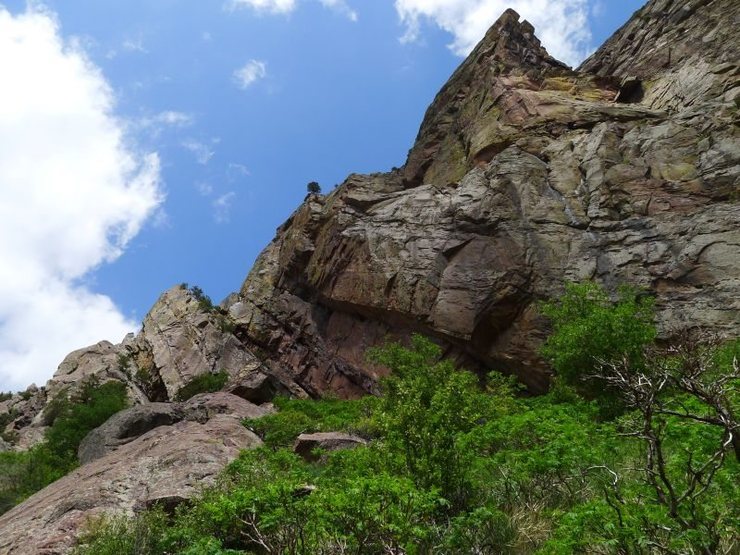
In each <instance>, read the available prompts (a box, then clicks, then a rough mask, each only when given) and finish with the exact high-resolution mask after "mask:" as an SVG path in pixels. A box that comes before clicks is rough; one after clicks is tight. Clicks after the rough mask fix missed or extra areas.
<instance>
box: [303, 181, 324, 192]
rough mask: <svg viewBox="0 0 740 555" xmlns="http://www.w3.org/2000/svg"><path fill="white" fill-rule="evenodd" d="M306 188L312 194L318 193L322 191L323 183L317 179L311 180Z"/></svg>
mask: <svg viewBox="0 0 740 555" xmlns="http://www.w3.org/2000/svg"><path fill="white" fill-rule="evenodd" d="M306 190H307V191H308V192H309V193H310V194H313V195H317V194H319V193H321V185H319V184H318V182H316V181H311V182H309V184H308V185H306Z"/></svg>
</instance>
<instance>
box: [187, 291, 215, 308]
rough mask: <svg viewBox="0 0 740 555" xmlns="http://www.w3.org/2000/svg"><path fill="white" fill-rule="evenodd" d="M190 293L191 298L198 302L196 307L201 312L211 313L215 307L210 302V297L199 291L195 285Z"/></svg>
mask: <svg viewBox="0 0 740 555" xmlns="http://www.w3.org/2000/svg"><path fill="white" fill-rule="evenodd" d="M190 293H192V295H193V297H195V300H196V301H198V307H199V308H200V309H201V310H202V311H203V312H213V310H214V309H215V307H214V306H213V301H211V297H209V296H208V295H206V294H205V293H204V292H203V289H201V288H200V287H198V286H197V285H193V286H192V287H191V288H190Z"/></svg>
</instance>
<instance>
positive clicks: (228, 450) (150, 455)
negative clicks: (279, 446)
mask: <svg viewBox="0 0 740 555" xmlns="http://www.w3.org/2000/svg"><path fill="white" fill-rule="evenodd" d="M180 408H181V410H182V411H183V412H184V413H189V414H190V415H191V418H190V419H182V420H180V421H178V422H175V423H173V424H170V425H161V426H156V427H154V428H152V429H150V430H148V431H146V432H145V433H142V434H141V435H139V436H138V437H136V438H133V439H131V440H130V441H129V442H128V443H125V444H120V445H118V446H117V447H116V448H115V449H112V450H111V451H110V452H108V453H107V454H105V455H103V456H101V457H99V458H96V459H95V460H92V461H91V462H89V463H88V464H85V465H83V466H81V467H80V468H78V469H77V470H75V471H73V472H72V473H70V474H69V475H67V476H65V477H64V478H62V479H60V480H58V481H56V482H54V483H53V484H51V485H50V486H48V487H46V488H45V489H43V490H41V491H40V492H38V493H36V494H35V495H33V496H32V497H30V498H29V499H28V500H26V501H25V502H24V503H22V504H21V505H19V506H17V507H15V508H14V509H12V510H11V511H9V512H8V513H6V514H4V515H2V516H0V530H1V531H2V533H0V554H1V555H10V554H12V555H26V554H27V555H42V554H43V555H54V554H61V553H67V552H68V551H69V549H70V547H72V546H74V545H75V541H76V537H77V536H78V534H79V533H80V531H81V529H82V528H83V526H84V525H85V523H86V522H88V521H90V519H94V518H96V517H100V516H101V515H103V514H110V513H115V514H132V513H133V511H135V510H138V509H141V508H143V507H149V506H152V505H154V504H161V505H163V506H165V507H172V506H173V505H176V504H178V503H180V502H182V501H183V500H186V499H188V498H190V497H192V496H193V495H194V494H195V493H196V492H197V491H198V490H199V489H200V488H201V487H203V486H206V485H208V484H209V483H211V482H212V480H213V478H214V477H215V476H216V475H217V474H218V473H219V472H220V471H221V470H222V469H223V468H224V466H226V464H228V463H229V462H230V461H231V460H233V459H235V458H236V457H237V455H238V454H239V452H240V451H241V450H242V449H249V448H254V447H257V446H259V445H261V444H262V442H261V440H260V439H259V438H258V437H257V436H256V435H254V434H253V433H252V432H250V431H249V430H247V429H246V428H245V427H244V426H243V425H242V424H241V420H242V419H244V418H248V417H254V416H257V415H260V414H263V413H264V411H263V410H261V409H260V408H259V407H256V406H254V405H252V404H251V403H249V402H247V401H245V400H243V399H240V398H238V397H235V396H233V395H230V394H227V393H215V394H207V395H200V396H197V397H194V398H193V399H191V400H190V401H189V402H188V403H186V404H185V405H184V406H182V407H180ZM132 410H135V409H132ZM128 431H129V432H130V433H136V431H135V430H134V429H129V430H128ZM141 431H142V432H143V428H142V429H141ZM93 433H95V432H93ZM109 447H111V448H112V446H110V445H109Z"/></svg>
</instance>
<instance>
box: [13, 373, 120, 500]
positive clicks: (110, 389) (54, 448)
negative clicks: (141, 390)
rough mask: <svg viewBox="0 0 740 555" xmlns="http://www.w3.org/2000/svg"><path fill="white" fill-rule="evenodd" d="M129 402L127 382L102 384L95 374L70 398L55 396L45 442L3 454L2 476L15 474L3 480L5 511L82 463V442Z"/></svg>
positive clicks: (64, 395) (61, 395)
mask: <svg viewBox="0 0 740 555" xmlns="http://www.w3.org/2000/svg"><path fill="white" fill-rule="evenodd" d="M126 405H127V395H126V386H125V385H124V384H122V383H121V382H115V381H111V382H105V383H103V384H100V383H99V381H98V380H97V379H96V378H94V377H93V378H91V379H88V380H87V381H85V382H83V383H82V385H81V387H80V390H79V391H78V392H77V393H76V394H75V395H73V396H71V397H67V393H66V392H63V393H62V394H60V395H59V396H58V397H57V398H55V400H54V401H53V407H54V408H53V418H51V426H50V427H49V429H48V430H47V431H46V434H45V436H44V441H43V442H42V443H40V444H39V445H36V446H35V447H33V448H31V449H30V450H28V451H26V452H23V453H3V454H2V455H3V456H4V457H5V458H4V459H0V476H2V475H3V473H5V474H6V475H8V476H13V479H11V480H5V481H3V480H0V505H2V510H7V509H9V508H11V507H12V506H13V505H15V504H17V503H19V502H20V501H22V500H23V499H25V498H26V497H28V496H30V495H31V494H33V493H35V492H36V491H38V490H40V489H42V488H44V487H45V486H47V485H48V484H50V483H51V482H53V481H55V480H58V479H59V478H61V477H62V476H64V475H65V474H67V473H68V472H70V471H71V470H73V469H74V468H75V467H76V466H77V465H78V461H77V448H78V447H79V445H80V442H81V441H82V440H83V439H84V438H85V436H86V435H87V434H88V433H89V432H90V431H92V430H93V429H94V428H97V427H98V426H100V425H101V424H102V423H103V422H105V421H106V420H108V418H110V417H111V416H113V415H114V414H115V413H117V412H119V411H120V410H122V409H124V408H125V407H126ZM45 417H46V414H45ZM3 465H5V466H4V468H3Z"/></svg>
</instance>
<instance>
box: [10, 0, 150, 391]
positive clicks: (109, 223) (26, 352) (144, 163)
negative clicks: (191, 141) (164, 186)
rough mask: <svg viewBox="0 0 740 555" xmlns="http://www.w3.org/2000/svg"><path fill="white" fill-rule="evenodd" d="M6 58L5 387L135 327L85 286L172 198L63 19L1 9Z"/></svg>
mask: <svg viewBox="0 0 740 555" xmlns="http://www.w3.org/2000/svg"><path fill="white" fill-rule="evenodd" d="M0 52H2V56H0V76H2V86H0V260H1V261H2V264H0V389H8V388H13V389H19V388H22V387H25V386H26V385H28V384H29V383H31V382H36V383H39V384H41V383H44V382H45V381H46V379H47V378H49V377H50V376H51V374H52V373H53V372H54V370H55V369H56V367H57V365H58V364H59V363H60V362H61V360H62V359H63V357H64V356H65V355H66V354H67V353H69V352H70V351H72V350H74V349H77V348H79V347H83V346H86V345H89V344H91V343H95V342H97V341H100V340H101V339H110V340H112V341H120V340H121V338H122V337H123V336H124V335H125V334H126V333H127V332H129V331H132V330H133V329H135V327H136V323H135V322H132V321H130V320H129V319H128V318H126V317H125V316H124V315H122V314H121V312H120V311H119V310H118V308H117V307H116V306H115V305H114V303H113V301H112V300H111V299H110V298H108V297H106V296H104V295H100V294H96V293H94V292H93V291H91V290H90V289H89V288H88V287H86V286H84V285H82V283H83V280H84V279H85V278H86V277H87V276H88V275H89V272H90V271H91V270H94V269H95V268H96V267H98V266H99V265H101V264H103V263H105V262H110V261H112V260H114V259H116V258H117V257H118V256H120V255H121V253H122V252H123V250H124V248H125V247H126V245H127V243H128V242H129V241H130V240H131V238H133V237H134V236H135V235H136V234H137V233H138V232H139V230H140V229H141V227H142V225H143V224H144V223H145V221H147V219H148V218H150V217H151V216H152V215H153V214H154V213H155V212H156V210H157V207H158V205H159V204H160V203H161V201H162V194H161V192H160V187H159V159H158V157H157V155H156V154H149V155H142V154H139V153H137V152H136V151H135V150H134V149H133V148H132V147H131V146H130V145H128V144H127V143H126V140H125V136H124V132H123V130H124V123H123V122H122V121H120V120H119V119H117V118H116V117H115V116H114V112H113V110H114V97H113V93H112V91H111V88H110V87H109V86H108V84H107V82H106V81H105V79H104V77H103V75H102V74H101V72H100V70H99V69H98V68H97V67H95V66H94V65H93V64H92V63H91V62H90V60H89V59H88V58H87V57H86V55H85V53H84V51H83V50H82V48H81V46H80V43H79V42H75V41H70V40H64V39H63V38H62V37H61V36H60V32H59V27H58V24H57V22H56V20H55V19H54V16H53V15H52V14H50V13H48V12H45V11H42V10H41V9H40V8H29V9H28V10H27V11H26V12H25V13H21V14H18V15H12V14H10V13H9V12H8V11H7V10H5V9H4V8H2V7H0Z"/></svg>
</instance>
